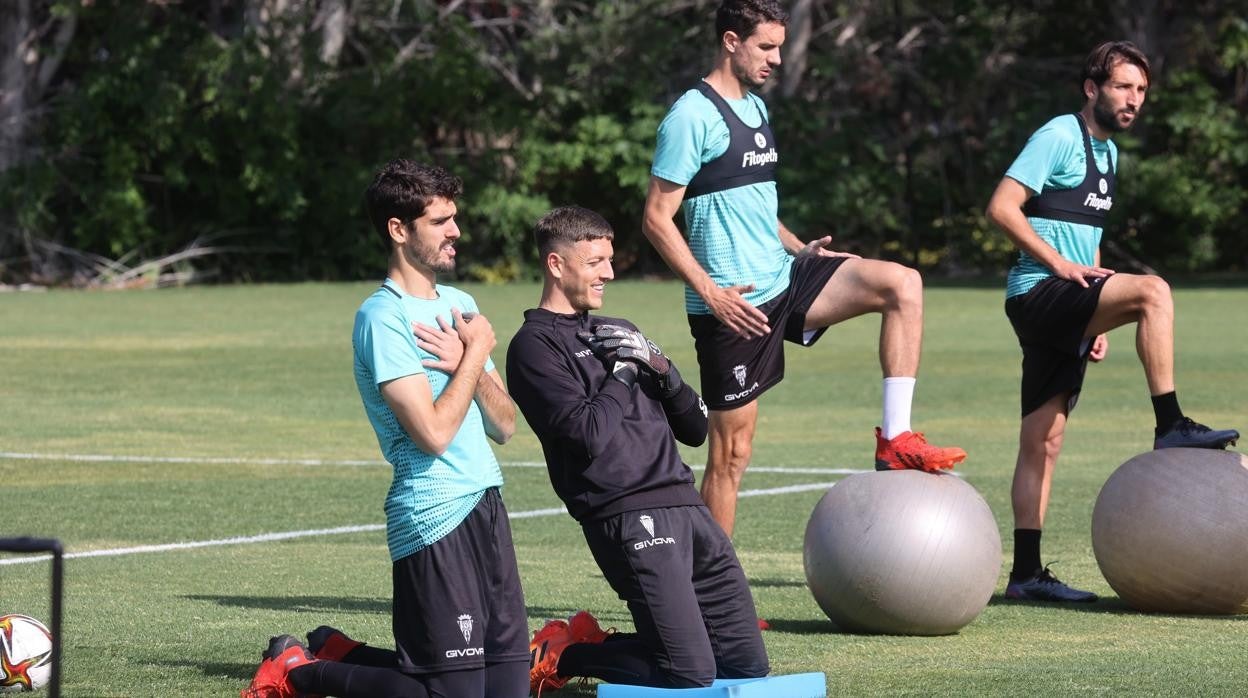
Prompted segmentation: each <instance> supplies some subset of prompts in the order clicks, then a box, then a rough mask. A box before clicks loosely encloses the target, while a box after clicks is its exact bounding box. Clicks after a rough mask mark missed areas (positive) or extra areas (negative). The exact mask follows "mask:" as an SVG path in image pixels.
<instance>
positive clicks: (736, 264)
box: [650, 89, 793, 315]
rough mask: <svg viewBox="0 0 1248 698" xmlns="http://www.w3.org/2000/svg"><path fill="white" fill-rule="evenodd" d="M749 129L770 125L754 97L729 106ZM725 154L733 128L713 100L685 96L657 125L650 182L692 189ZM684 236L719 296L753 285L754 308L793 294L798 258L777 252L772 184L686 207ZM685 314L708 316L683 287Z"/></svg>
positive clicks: (707, 310) (691, 201)
mask: <svg viewBox="0 0 1248 698" xmlns="http://www.w3.org/2000/svg"><path fill="white" fill-rule="evenodd" d="M725 101H727V102H728V105H729V106H731V107H732V110H733V112H735V113H736V114H737V116H739V117H740V118H741V120H742V121H743V122H745V123H746V124H747V125H749V126H753V127H757V126H759V125H760V124H761V123H762V120H763V119H764V118H766V117H767V107H766V105H764V104H763V100H762V99H760V98H759V97H757V96H756V95H753V94H749V95H746V97H745V99H729V100H725ZM727 149H728V125H727V124H726V123H724V118H723V116H721V115H720V113H719V110H718V109H716V108H715V105H714V104H713V103H712V102H711V100H709V99H707V98H706V97H705V96H704V95H703V94H702V93H700V92H698V91H697V90H696V89H691V90H689V91H688V92H686V93H685V94H683V95H681V97H680V99H678V100H676V103H675V104H673V105H672V108H671V109H670V110H669V111H668V112H667V116H665V117H664V118H663V123H661V124H660V125H659V134H658V144H657V146H656V147H655V151H654V165H653V166H652V167H651V169H650V174H652V175H654V176H655V177H658V178H660V179H665V180H667V181H669V182H672V183H674V184H679V185H682V186H684V185H687V184H689V182H690V180H692V179H693V176H694V175H695V174H697V172H698V170H699V169H701V168H702V165H704V164H705V163H708V162H710V161H712V160H714V159H715V158H717V157H719V156H720V155H723V154H724V151H726V150H727ZM683 207H684V211H685V229H686V231H687V235H688V241H689V249H690V251H692V252H693V258H694V259H696V260H697V261H698V264H701V265H702V268H703V269H705V270H706V273H707V274H709V275H710V277H711V279H713V280H714V281H715V285H716V286H719V287H721V288H723V287H727V286H741V285H746V284H754V291H752V292H751V293H748V294H746V295H745V299H746V300H747V301H748V302H749V303H750V304H751V305H754V306H759V305H762V304H763V303H766V302H767V301H769V300H771V299H772V298H775V297H776V296H778V295H780V294H781V293H783V292H784V290H785V289H787V288H788V287H789V268H790V267H791V266H792V265H793V257H792V255H790V254H789V253H788V251H786V250H785V249H784V246H783V245H782V244H780V230H779V214H778V204H777V199H776V184H775V182H764V183H760V184H750V185H746V186H743V187H737V188H735V189H728V190H726V191H720V192H713V193H710V194H705V195H703V196H698V197H694V198H690V199H686V200H685V202H684V204H683ZM685 311H686V312H688V313H689V314H691V315H709V314H710V312H711V309H710V308H709V307H707V305H706V303H705V302H704V301H703V300H702V298H701V296H699V295H698V294H697V293H695V292H694V291H693V289H692V288H689V287H688V286H686V287H685Z"/></svg>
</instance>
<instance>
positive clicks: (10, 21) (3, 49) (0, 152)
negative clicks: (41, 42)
mask: <svg viewBox="0 0 1248 698" xmlns="http://www.w3.org/2000/svg"><path fill="white" fill-rule="evenodd" d="M30 23H31V17H30V0H16V2H0V173H4V172H7V171H8V170H9V168H11V167H13V166H14V165H16V164H17V163H19V162H21V161H22V159H23V156H24V154H25V149H26V148H25V143H24V140H23V139H24V136H25V133H26V97H27V92H28V87H27V85H28V83H29V81H30V77H31V71H30V69H29V68H28V67H27V65H26V59H27V53H28V49H27V47H26V46H25V44H26V41H25V40H26V37H27V36H28V35H29V34H30Z"/></svg>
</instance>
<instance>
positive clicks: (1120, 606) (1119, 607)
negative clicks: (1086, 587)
mask: <svg viewBox="0 0 1248 698" xmlns="http://www.w3.org/2000/svg"><path fill="white" fill-rule="evenodd" d="M988 605H990V606H1030V607H1032V608H1043V609H1046V610H1050V611H1073V612H1075V613H1102V614H1106V615H1120V616H1148V617H1149V618H1209V619H1222V620H1227V621H1245V620H1248V616H1245V615H1238V616H1231V615H1213V614H1208V613H1145V612H1143V611H1137V610H1135V609H1134V608H1131V607H1130V606H1128V605H1127V604H1126V603H1125V602H1123V600H1122V599H1120V598H1118V597H1117V596H1103V597H1101V598H1100V599H1099V600H1098V601H1094V602H1092V603H1054V602H1051V601H1021V600H1019V599H1010V598H1006V596H1005V595H1004V594H993V595H992V599H991V600H989V601H988Z"/></svg>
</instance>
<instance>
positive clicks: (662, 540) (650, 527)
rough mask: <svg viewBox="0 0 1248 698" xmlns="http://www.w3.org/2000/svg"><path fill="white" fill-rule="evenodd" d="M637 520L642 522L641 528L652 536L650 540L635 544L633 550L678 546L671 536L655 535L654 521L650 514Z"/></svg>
mask: <svg viewBox="0 0 1248 698" xmlns="http://www.w3.org/2000/svg"><path fill="white" fill-rule="evenodd" d="M637 520H638V521H640V522H641V527H642V528H644V529H646V535H648V536H650V538H649V539H648V540H645V539H643V540H639V541H637V542H636V543H633V550H645V549H646V548H653V547H654V546H656V545H676V539H675V538H672V537H671V536H656V535H654V519H653V518H652V517H651V516H650V515H649V514H642V515H641V516H638V517H637Z"/></svg>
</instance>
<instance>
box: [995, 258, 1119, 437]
mask: <svg viewBox="0 0 1248 698" xmlns="http://www.w3.org/2000/svg"><path fill="white" fill-rule="evenodd" d="M1103 282H1104V279H1088V287H1087V288H1084V287H1082V286H1080V285H1079V284H1077V283H1075V282H1073V281H1067V280H1065V279H1059V278H1056V277H1050V278H1048V279H1045V280H1044V281H1041V282H1040V283H1039V284H1036V286H1035V287H1034V288H1032V289H1031V290H1030V291H1028V292H1027V293H1024V294H1022V295H1018V296H1013V297H1011V298H1007V299H1006V301H1005V314H1006V316H1007V317H1008V318H1009V319H1010V324H1011V325H1013V326H1014V334H1016V335H1018V344H1019V346H1021V347H1022V348H1023V386H1022V391H1021V395H1022V412H1023V416H1024V417H1026V416H1027V415H1029V414H1031V413H1032V412H1035V411H1036V410H1037V409H1039V408H1040V406H1041V405H1043V404H1044V403H1046V402H1048V401H1049V400H1051V399H1052V398H1053V397H1054V396H1055V395H1061V394H1063V393H1069V394H1070V399H1069V400H1068V401H1067V402H1066V411H1067V412H1068V413H1069V412H1070V411H1071V410H1073V409H1074V408H1075V403H1076V402H1078V400H1079V392H1080V391H1081V390H1082V389H1083V377H1084V374H1085V372H1086V371H1087V368H1088V352H1089V351H1091V349H1092V339H1091V338H1089V337H1087V336H1086V335H1087V331H1088V323H1090V322H1091V321H1092V314H1093V313H1095V312H1096V306H1097V304H1098V303H1100V299H1101V291H1102V289H1104V288H1105V284H1104V283H1103Z"/></svg>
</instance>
